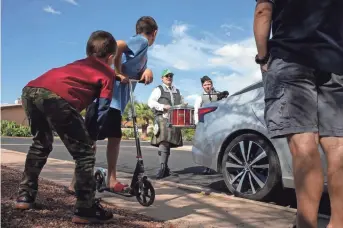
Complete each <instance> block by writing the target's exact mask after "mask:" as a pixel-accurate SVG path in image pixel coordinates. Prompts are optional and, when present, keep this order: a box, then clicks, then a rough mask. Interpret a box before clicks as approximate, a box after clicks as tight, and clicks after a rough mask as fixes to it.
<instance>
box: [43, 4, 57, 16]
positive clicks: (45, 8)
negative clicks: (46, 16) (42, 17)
mask: <svg viewBox="0 0 343 228" xmlns="http://www.w3.org/2000/svg"><path fill="white" fill-rule="evenodd" d="M43 10H44V11H45V12H47V13H51V14H58V15H59V14H61V11H57V10H55V9H54V8H52V7H51V6H47V7H44V8H43Z"/></svg>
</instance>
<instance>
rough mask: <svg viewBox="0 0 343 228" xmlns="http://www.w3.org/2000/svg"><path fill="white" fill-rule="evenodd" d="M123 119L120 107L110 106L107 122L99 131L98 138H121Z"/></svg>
mask: <svg viewBox="0 0 343 228" xmlns="http://www.w3.org/2000/svg"><path fill="white" fill-rule="evenodd" d="M121 121H122V116H121V112H120V111H119V110H118V109H115V108H110V110H109V111H108V114H107V117H106V120H105V123H104V125H103V127H102V129H101V131H100V132H99V137H98V140H103V139H105V138H121V137H122V131H121Z"/></svg>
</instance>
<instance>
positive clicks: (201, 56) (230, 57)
mask: <svg viewBox="0 0 343 228" xmlns="http://www.w3.org/2000/svg"><path fill="white" fill-rule="evenodd" d="M224 27H229V28H235V29H239V30H242V29H243V28H241V29H240V28H239V27H235V26H234V25H231V26H230V25H225V26H224ZM189 31H190V27H189V26H188V25H187V24H184V23H175V24H174V25H173V26H172V28H171V38H172V41H171V42H170V43H168V44H158V43H157V44H155V45H154V47H153V48H152V50H151V52H150V56H151V59H152V60H153V62H154V65H159V66H161V67H170V68H176V69H178V70H181V71H184V72H185V75H187V73H188V74H189V72H192V71H193V72H195V71H196V72H204V73H203V74H204V75H205V74H210V72H212V73H211V74H212V75H211V78H212V79H213V81H214V86H215V88H216V89H218V90H227V91H229V92H230V94H233V93H234V92H237V91H238V90H240V89H242V88H244V87H246V86H248V85H250V84H252V83H254V82H256V81H258V80H260V79H261V73H260V69H259V66H258V65H257V64H256V63H255V61H254V57H255V54H256V52H257V50H256V47H255V41H254V38H253V37H250V38H246V39H243V40H241V41H239V42H227V41H226V42H224V41H221V40H220V39H212V38H211V36H204V37H203V38H196V37H194V36H191V35H190V34H189ZM206 33H207V34H209V33H208V32H204V33H203V34H206ZM208 37H209V39H206V38H208ZM199 78H200V76H199ZM176 86H177V87H178V88H180V89H181V91H185V92H184V93H185V98H186V99H188V100H194V98H195V95H196V94H199V92H200V93H201V86H200V82H199V80H190V79H187V80H186V79H185V80H180V82H179V83H178V85H176Z"/></svg>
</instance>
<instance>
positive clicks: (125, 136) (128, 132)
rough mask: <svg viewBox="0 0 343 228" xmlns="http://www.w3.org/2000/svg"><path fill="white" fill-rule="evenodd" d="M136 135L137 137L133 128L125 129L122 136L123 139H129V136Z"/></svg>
mask: <svg viewBox="0 0 343 228" xmlns="http://www.w3.org/2000/svg"><path fill="white" fill-rule="evenodd" d="M134 137H135V133H134V131H133V128H129V129H124V130H123V131H122V138H123V139H129V138H134Z"/></svg>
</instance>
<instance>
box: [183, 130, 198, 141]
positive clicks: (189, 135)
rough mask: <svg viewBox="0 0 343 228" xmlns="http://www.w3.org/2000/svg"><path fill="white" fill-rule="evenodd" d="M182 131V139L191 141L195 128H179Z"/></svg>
mask: <svg viewBox="0 0 343 228" xmlns="http://www.w3.org/2000/svg"><path fill="white" fill-rule="evenodd" d="M181 132H182V139H183V140H184V141H192V140H193V137H194V133H195V129H193V128H185V129H182V130H181Z"/></svg>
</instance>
